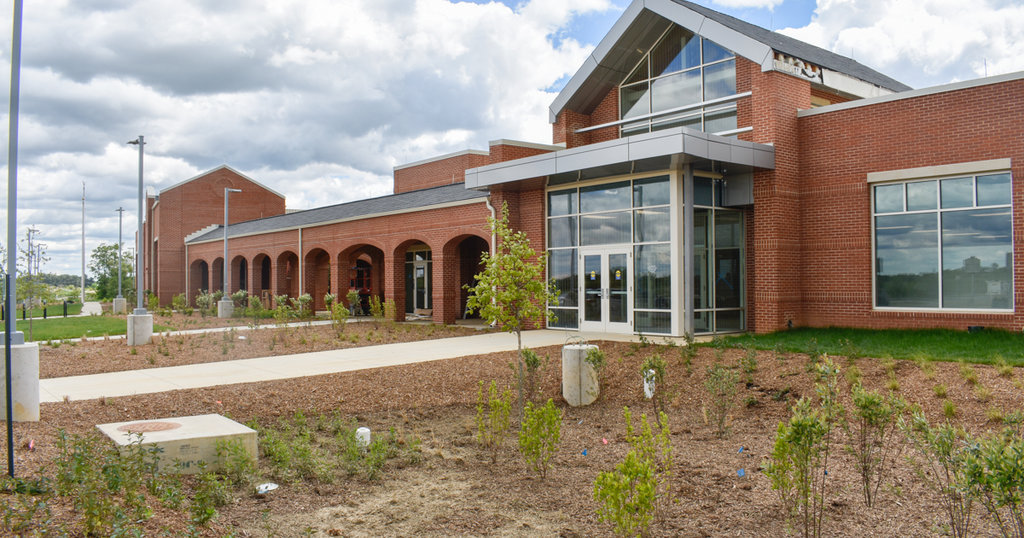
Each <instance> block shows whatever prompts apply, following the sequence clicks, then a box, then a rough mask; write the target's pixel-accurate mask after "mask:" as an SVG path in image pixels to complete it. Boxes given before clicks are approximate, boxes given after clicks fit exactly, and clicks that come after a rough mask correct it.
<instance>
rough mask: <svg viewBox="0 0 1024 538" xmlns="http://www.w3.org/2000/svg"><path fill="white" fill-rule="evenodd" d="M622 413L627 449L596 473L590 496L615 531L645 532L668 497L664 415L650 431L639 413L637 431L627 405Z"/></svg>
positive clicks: (669, 464)
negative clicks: (656, 428)
mask: <svg viewBox="0 0 1024 538" xmlns="http://www.w3.org/2000/svg"><path fill="white" fill-rule="evenodd" d="M623 414H624V416H625V420H626V440H627V441H628V442H629V444H630V450H629V452H627V453H626V456H625V458H624V459H623V461H622V462H621V463H619V464H618V465H616V466H615V469H614V470H613V471H606V472H602V473H600V474H599V475H598V477H597V479H596V480H595V481H594V500H596V501H597V502H598V503H599V504H600V506H599V507H598V509H597V515H598V519H599V520H601V521H606V522H609V523H612V524H613V525H614V528H615V532H616V533H619V534H625V535H635V534H645V533H646V531H647V527H648V526H650V524H651V522H652V521H653V520H654V517H655V515H656V514H657V512H658V508H659V506H660V505H664V504H666V503H667V502H669V500H670V490H669V488H668V485H669V478H670V477H671V473H672V444H671V434H670V432H669V429H668V417H667V416H663V417H661V423H662V424H663V426H662V427H661V428H660V430H659V431H658V433H657V434H654V432H653V431H652V428H651V425H650V424H649V423H648V421H647V416H646V415H641V416H640V431H639V433H637V432H636V431H635V430H634V429H633V421H632V417H631V415H630V411H629V408H628V407H626V408H624V409H623Z"/></svg>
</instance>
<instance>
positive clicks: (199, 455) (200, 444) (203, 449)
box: [96, 414, 258, 474]
mask: <svg viewBox="0 0 1024 538" xmlns="http://www.w3.org/2000/svg"><path fill="white" fill-rule="evenodd" d="M96 428H98V429H99V430H100V431H101V432H103V434H104V435H106V436H107V437H109V438H110V439H111V440H113V441H114V443H115V444H117V448H118V449H119V450H120V451H121V453H122V454H124V453H125V452H127V450H128V448H129V445H131V443H132V441H133V440H136V439H137V436H136V435H132V434H133V433H137V434H141V435H142V447H143V448H144V449H148V448H151V447H152V446H154V445H155V446H157V447H160V449H161V451H160V453H159V455H158V458H159V460H158V463H157V468H158V469H159V470H160V471H161V472H181V473H184V474H194V473H197V472H199V462H200V461H205V462H206V469H207V470H209V471H213V470H217V469H219V468H220V462H219V461H218V458H217V441H232V440H236V439H237V440H239V441H241V443H242V447H243V448H245V451H246V452H247V453H248V454H249V456H250V458H252V460H253V461H256V458H257V455H258V452H257V451H256V430H254V429H252V428H249V427H248V426H244V425H242V424H239V423H237V422H235V421H233V420H231V419H229V418H227V417H225V416H222V415H217V414H210V415H198V416H192V417H174V418H161V419H157V420H134V421H131V422H115V423H111V424H100V425H98V426H96ZM179 461H180V462H181V467H180V470H179V468H178V467H177V466H176V465H175V464H176V463H177V462H179Z"/></svg>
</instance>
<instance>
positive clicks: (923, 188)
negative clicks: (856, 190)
mask: <svg viewBox="0 0 1024 538" xmlns="http://www.w3.org/2000/svg"><path fill="white" fill-rule="evenodd" d="M872 200H873V206H872V207H873V214H874V226H875V268H874V269H875V306H876V307H880V308H901V309H954V310H977V309H981V310H1011V309H1012V307H1013V277H1012V275H1013V220H1012V210H1011V205H1010V200H1011V181H1010V174H1009V173H1001V174H987V175H978V176H968V177H956V178H948V179H934V180H925V181H908V182H902V183H888V184H880V185H875V186H874V190H873V197H872Z"/></svg>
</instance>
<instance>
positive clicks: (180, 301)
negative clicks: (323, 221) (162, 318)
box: [171, 293, 188, 312]
mask: <svg viewBox="0 0 1024 538" xmlns="http://www.w3.org/2000/svg"><path fill="white" fill-rule="evenodd" d="M187 306H188V299H186V298H185V294H184V293H179V294H177V295H175V296H174V297H171V308H173V309H175V310H177V311H178V312H183V311H184V310H185V307H187Z"/></svg>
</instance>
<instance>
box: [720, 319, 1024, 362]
mask: <svg viewBox="0 0 1024 538" xmlns="http://www.w3.org/2000/svg"><path fill="white" fill-rule="evenodd" d="M722 342H723V344H724V345H727V346H729V347H732V346H750V347H754V348H757V349H780V350H782V351H787V352H800V353H807V352H809V351H811V350H813V349H814V348H815V347H816V348H817V349H818V351H820V352H822V353H828V354H830V355H844V356H845V355H849V354H850V353H851V352H852V353H855V354H857V355H860V356H865V357H879V358H888V357H892V358H894V359H916V358H929V359H932V360H940V361H959V360H961V359H962V360H966V361H968V362H978V363H983V364H992V363H994V362H996V361H998V360H999V359H1000V358H1002V359H1005V360H1006V361H1007V362H1008V363H1010V364H1012V365H1015V366H1021V365H1024V334H1021V333H1015V332H1009V331H1000V330H983V331H979V332H975V333H968V332H966V331H952V330H947V329H931V330H913V331H911V330H895V329H887V330H877V329H876V330H872V329H840V328H829V329H809V328H804V329H793V330H790V331H780V332H776V333H770V334H744V335H739V336H731V337H726V338H724V339H723V340H722Z"/></svg>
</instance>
